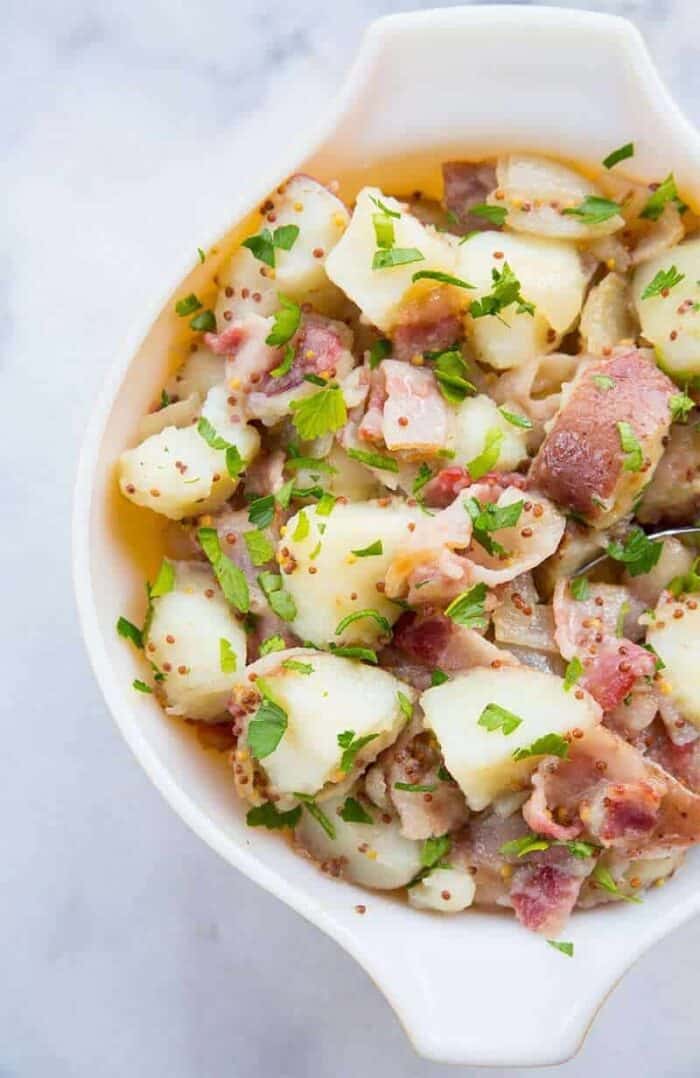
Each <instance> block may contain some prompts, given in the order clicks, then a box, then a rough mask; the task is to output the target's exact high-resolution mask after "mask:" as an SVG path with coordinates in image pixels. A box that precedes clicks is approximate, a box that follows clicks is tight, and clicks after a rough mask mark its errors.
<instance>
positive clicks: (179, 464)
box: [119, 386, 260, 520]
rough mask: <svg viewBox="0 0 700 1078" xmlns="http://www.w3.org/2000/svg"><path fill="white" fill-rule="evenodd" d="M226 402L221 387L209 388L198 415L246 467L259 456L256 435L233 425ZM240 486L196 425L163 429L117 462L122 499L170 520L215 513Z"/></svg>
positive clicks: (252, 430)
mask: <svg viewBox="0 0 700 1078" xmlns="http://www.w3.org/2000/svg"><path fill="white" fill-rule="evenodd" d="M226 399H227V391H226V388H225V387H224V386H216V387H215V388H214V389H211V390H210V391H209V394H208V396H207V399H206V401H205V402H204V405H203V407H202V416H203V417H204V418H205V419H208V420H209V422H210V423H211V424H212V426H213V427H214V429H215V430H216V433H217V434H218V435H220V436H221V437H222V438H224V439H225V440H226V441H227V442H228V443H229V444H230V445H234V446H236V448H237V449H238V451H239V453H240V455H241V457H242V458H243V460H244V461H246V462H249V461H251V460H252V459H253V457H255V455H256V454H257V452H258V449H259V447H260V435H259V434H258V432H257V431H256V430H255V428H254V427H251V426H249V425H248V424H246V423H243V422H241V421H240V420H238V421H234V420H235V419H236V417H233V418H232V417H231V416H230V414H229V413H230V409H229V407H228V405H227V403H226ZM238 482H239V480H238V478H237V477H236V478H234V477H232V476H230V475H229V474H228V471H227V468H226V452H225V450H223V449H212V448H211V447H210V446H209V445H208V444H207V443H206V441H205V440H204V438H203V437H202V436H201V434H200V433H199V432H198V430H197V425H196V424H194V425H192V426H189V427H184V428H178V427H166V428H165V430H163V431H161V432H160V434H154V435H152V436H151V437H150V438H146V440H145V441H144V442H142V443H141V444H140V445H138V446H137V447H136V448H135V449H127V450H126V452H125V453H122V455H121V457H120V458H119V487H120V490H121V492H122V494H124V495H125V496H126V497H127V498H129V499H130V500H131V501H132V502H135V503H136V504H137V505H143V506H146V508H148V509H153V510H154V512H156V513H162V514H163V516H166V517H170V519H171V520H181V519H182V517H186V516H192V515H194V514H200V513H205V512H208V511H209V510H211V509H215V508H217V507H218V506H220V505H222V504H223V502H225V501H226V500H227V499H228V498H230V497H231V495H232V494H233V492H234V491H235V489H236V487H237V486H238Z"/></svg>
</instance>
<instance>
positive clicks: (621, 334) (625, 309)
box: [580, 273, 638, 356]
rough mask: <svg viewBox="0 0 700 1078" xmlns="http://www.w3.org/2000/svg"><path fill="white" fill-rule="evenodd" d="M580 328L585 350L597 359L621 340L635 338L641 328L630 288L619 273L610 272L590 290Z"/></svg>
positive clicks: (582, 313)
mask: <svg viewBox="0 0 700 1078" xmlns="http://www.w3.org/2000/svg"><path fill="white" fill-rule="evenodd" d="M580 329H581V336H582V337H583V346H584V349H585V350H586V351H587V352H591V353H592V354H593V355H595V356H601V355H603V354H604V353H605V352H606V350H607V349H610V348H614V347H615V345H616V344H619V343H620V341H623V340H632V341H634V340H635V339H636V337H637V329H638V325H637V321H636V319H635V318H634V316H633V313H632V306H631V297H630V294H629V286H628V283H627V281H626V279H625V278H624V277H622V276H621V275H620V274H619V273H608V274H607V275H606V276H605V277H603V280H602V281H601V282H600V284H597V285H595V287H594V288H592V289H591V290H590V292H589V293H588V297H587V298H586V302H585V303H584V305H583V310H582V312H581V326H580ZM608 354H609V353H608Z"/></svg>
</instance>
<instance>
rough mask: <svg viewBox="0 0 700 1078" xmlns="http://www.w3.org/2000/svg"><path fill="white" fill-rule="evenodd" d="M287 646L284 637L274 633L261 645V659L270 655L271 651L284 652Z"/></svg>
mask: <svg viewBox="0 0 700 1078" xmlns="http://www.w3.org/2000/svg"><path fill="white" fill-rule="evenodd" d="M286 647H287V645H286V644H285V642H284V637H282V636H280V634H279V633H274V635H273V636H268V637H266V639H265V640H263V642H262V643H261V645H260V649H259V650H260V657H261V658H262V656H263V655H269V654H270V652H271V651H284V650H285V648H286Z"/></svg>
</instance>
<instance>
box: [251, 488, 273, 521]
mask: <svg viewBox="0 0 700 1078" xmlns="http://www.w3.org/2000/svg"><path fill="white" fill-rule="evenodd" d="M274 516H275V496H274V494H264V495H263V496H262V497H261V498H253V500H252V502H251V503H250V505H249V506H248V521H249V523H250V524H253V525H255V527H256V528H268V527H269V526H270V524H272V521H273V519H274Z"/></svg>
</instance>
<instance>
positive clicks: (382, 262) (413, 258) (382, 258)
mask: <svg viewBox="0 0 700 1078" xmlns="http://www.w3.org/2000/svg"><path fill="white" fill-rule="evenodd" d="M424 261H425V255H424V254H422V253H421V252H420V251H419V250H418V249H417V248H416V247H392V248H390V249H389V250H385V249H381V248H380V250H378V251H375V253H374V258H373V259H372V269H373V270H380V269H391V268H392V267H394V266H408V265H410V264H411V263H412V262H424Z"/></svg>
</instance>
